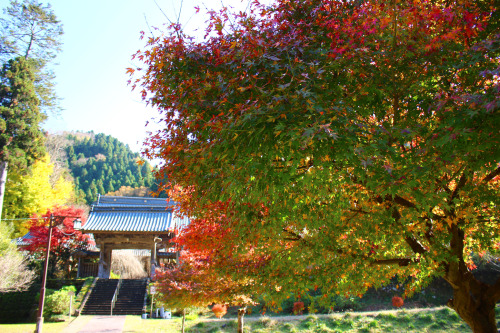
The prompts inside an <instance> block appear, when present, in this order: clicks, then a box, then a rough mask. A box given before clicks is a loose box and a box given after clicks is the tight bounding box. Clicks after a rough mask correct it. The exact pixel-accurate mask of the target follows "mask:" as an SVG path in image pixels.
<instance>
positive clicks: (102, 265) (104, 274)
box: [97, 244, 113, 279]
mask: <svg viewBox="0 0 500 333" xmlns="http://www.w3.org/2000/svg"><path fill="white" fill-rule="evenodd" d="M112 251H113V249H112V248H111V247H109V246H106V245H105V244H102V245H101V254H100V257H99V272H98V273H97V276H98V277H99V278H101V279H109V276H110V274H111V253H112Z"/></svg>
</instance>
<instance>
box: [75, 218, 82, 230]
mask: <svg viewBox="0 0 500 333" xmlns="http://www.w3.org/2000/svg"><path fill="white" fill-rule="evenodd" d="M73 229H75V230H82V220H80V219H76V220H74V221H73Z"/></svg>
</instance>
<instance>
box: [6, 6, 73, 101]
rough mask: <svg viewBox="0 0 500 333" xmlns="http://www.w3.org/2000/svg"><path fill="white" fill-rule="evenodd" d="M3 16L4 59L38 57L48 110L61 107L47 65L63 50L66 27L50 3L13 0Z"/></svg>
mask: <svg viewBox="0 0 500 333" xmlns="http://www.w3.org/2000/svg"><path fill="white" fill-rule="evenodd" d="M3 13H4V16H3V17H2V18H0V60H1V61H2V63H6V62H7V61H8V60H10V59H13V58H16V57H23V58H25V59H32V60H33V61H34V69H35V74H36V80H35V87H36V92H37V95H38V98H39V99H40V102H41V108H42V110H44V111H46V110H47V111H48V110H50V111H57V110H59V105H58V98H57V96H56V94H55V91H54V78H55V76H54V74H53V72H52V71H51V70H50V69H49V68H48V67H47V65H48V64H49V63H50V62H51V61H52V60H53V59H54V58H55V57H56V55H57V53H58V52H59V51H60V50H61V48H60V46H61V44H62V42H61V36H62V35H63V29H62V24H61V22H60V21H59V20H58V19H57V17H56V15H55V14H54V12H53V10H52V7H51V5H50V4H47V5H44V4H42V3H40V2H38V1H37V0H23V1H18V0H11V1H10V4H9V6H8V7H6V8H4V9H3Z"/></svg>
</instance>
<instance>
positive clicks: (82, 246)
mask: <svg viewBox="0 0 500 333" xmlns="http://www.w3.org/2000/svg"><path fill="white" fill-rule="evenodd" d="M83 214H84V211H83V209H81V208H75V207H64V206H55V207H51V208H50V209H48V210H47V211H46V212H45V213H44V214H43V215H34V216H33V217H32V218H31V223H30V228H29V230H30V236H31V238H30V239H29V240H28V243H29V244H28V245H26V246H25V247H24V249H25V250H27V251H29V252H30V254H31V255H32V256H33V257H34V258H37V259H40V258H43V257H44V255H45V253H46V251H47V238H48V235H49V228H48V227H49V219H50V218H51V217H52V216H54V219H55V221H54V227H53V229H52V238H51V244H50V256H51V257H50V260H49V264H50V266H49V270H48V273H47V274H48V275H49V276H51V277H59V278H72V277H73V278H74V277H75V276H76V265H77V260H76V259H75V257H74V254H75V253H76V252H78V251H80V250H86V249H88V247H89V245H90V236H89V235H86V234H83V233H82V232H81V231H80V230H75V229H74V228H73V221H74V220H75V219H77V218H79V219H80V220H81V221H82V224H84V223H85V217H84V215H83Z"/></svg>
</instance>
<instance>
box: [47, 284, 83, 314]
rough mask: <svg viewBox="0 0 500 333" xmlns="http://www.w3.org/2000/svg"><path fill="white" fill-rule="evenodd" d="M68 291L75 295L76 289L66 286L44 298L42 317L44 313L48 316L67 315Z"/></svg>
mask: <svg viewBox="0 0 500 333" xmlns="http://www.w3.org/2000/svg"><path fill="white" fill-rule="evenodd" d="M70 291H71V292H73V293H75V292H76V288H75V287H74V286H66V287H63V288H61V289H60V290H57V291H54V292H52V293H50V294H49V295H48V296H46V300H45V309H44V310H45V311H44V315H45V313H46V314H48V315H52V314H62V313H67V312H68V310H69V302H70V299H71V297H70V296H69V292H70Z"/></svg>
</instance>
